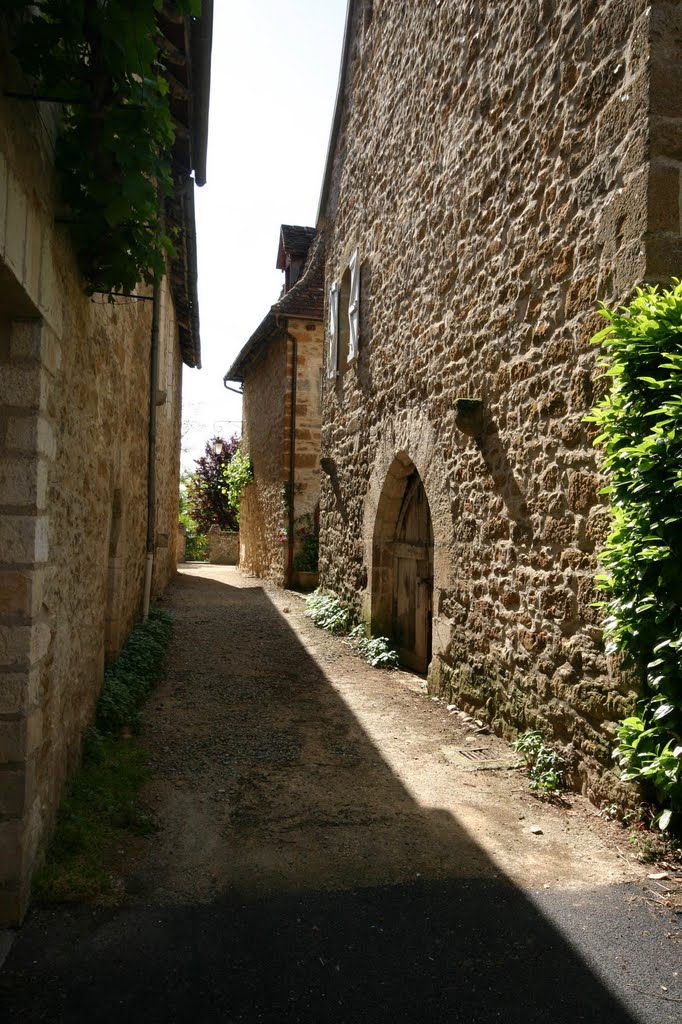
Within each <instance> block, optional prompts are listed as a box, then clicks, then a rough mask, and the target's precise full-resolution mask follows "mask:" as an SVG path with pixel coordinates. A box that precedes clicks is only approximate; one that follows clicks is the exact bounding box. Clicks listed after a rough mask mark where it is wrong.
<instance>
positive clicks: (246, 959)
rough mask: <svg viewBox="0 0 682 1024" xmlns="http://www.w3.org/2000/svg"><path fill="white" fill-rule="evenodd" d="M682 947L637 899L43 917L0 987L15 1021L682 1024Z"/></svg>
mask: <svg viewBox="0 0 682 1024" xmlns="http://www.w3.org/2000/svg"><path fill="white" fill-rule="evenodd" d="M673 932H674V927H673V928H671V920H670V918H668V917H667V915H665V914H661V913H660V912H659V911H657V910H654V909H652V908H650V907H649V906H648V905H647V903H646V902H645V901H644V900H643V899H642V895H641V889H639V888H638V887H637V886H616V887H609V888H605V889H602V890H600V891H598V892H584V893H576V892H571V893H563V894H562V893H552V894H551V895H550V894H547V893H542V894H533V893H522V892H521V891H519V890H518V889H516V888H515V887H513V886H510V885H506V884H496V883H490V882H485V881H483V882H481V881H477V882H472V881H469V882H467V881H458V882H448V883H442V882H438V883H421V884H414V885H409V886H405V885H402V886H397V887H381V888H374V889H366V890H356V891H346V892H338V893H329V892H325V893H314V892H312V893H305V894H291V893H290V894H286V895H278V896H271V897H268V898H267V899H259V900H255V901H239V902H228V901H224V902H216V903H214V904H211V905H209V906H197V907H186V906H185V907H180V908H158V907H157V908H155V907H148V908H135V909H127V910H126V909H123V910H117V911H109V912H105V911H95V912H93V911H91V910H88V909H83V908H80V909H77V910H72V911H67V912H66V913H65V912H63V911H61V910H60V911H49V910H45V909H42V910H38V911H36V912H34V913H32V914H31V916H30V918H29V920H28V922H27V923H26V925H25V927H24V929H23V931H22V932H21V934H20V936H19V938H18V939H17V941H16V942H15V943H14V946H13V948H12V951H11V953H10V956H9V958H8V961H7V963H6V964H5V968H4V970H3V972H2V973H0V1006H2V1007H3V1008H4V1009H3V1011H2V1012H3V1015H4V1016H3V1019H4V1020H7V1021H12V1022H14V1021H16V1022H17V1024H18V1022H22V1024H23V1022H34V1021H46V1022H50V1024H56V1022H60V1024H61V1022H63V1024H67V1022H79V1024H80V1022H85V1021H88V1022H90V1021H92V1022H96V1021H101V1022H105V1021H106V1022H109V1021H111V1022H114V1021H116V1022H120V1021H130V1022H138V1021H139V1022H143V1021H144V1022H157V1021H158V1022H177V1024H180V1022H182V1024H184V1022H188V1024H189V1022H202V1024H203V1022H221V1024H228V1022H238V1021H239V1022H242V1021H243V1022H249V1024H251V1022H253V1024H255V1022H268V1024H282V1022H291V1024H293V1022H306V1024H317V1022H319V1024H322V1022H334V1024H355V1022H361V1021H362V1022H365V1021H366V1022H372V1024H397V1022H410V1024H416V1022H426V1021H443V1022H445V1021H448V1022H456V1021H472V1022H476V1024H484V1022H485V1024H487V1022H493V1021H504V1022H510V1024H512V1022H513V1024H516V1022H518V1024H522V1022H525V1024H529V1022H536V1021H537V1022H541V1021H542V1022H547V1021H551V1022H553V1024H575V1022H578V1021H589V1022H594V1024H605V1022H608V1024H626V1022H632V1021H641V1022H650V1024H654V1022H656V1024H664V1022H665V1024H679V1021H680V1019H682V986H681V985H680V978H679V976H678V972H679V971H680V969H682V963H681V961H682V957H681V956H680V952H681V950H682V946H681V945H680V944H679V936H678V937H677V938H676V937H675V935H674V934H673Z"/></svg>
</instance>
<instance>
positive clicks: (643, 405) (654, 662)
mask: <svg viewBox="0 0 682 1024" xmlns="http://www.w3.org/2000/svg"><path fill="white" fill-rule="evenodd" d="M601 312H602V314H603V316H605V317H606V319H607V320H608V326H607V327H605V328H604V329H603V330H602V331H600V332H599V333H598V334H596V335H595V337H594V338H593V339H592V340H593V343H595V344H599V345H601V346H602V348H603V355H602V356H601V357H600V364H601V366H602V367H603V370H604V374H605V376H607V377H610V378H611V381H612V386H611V391H610V393H609V394H608V395H607V397H606V398H605V399H604V400H603V401H602V402H601V403H600V404H599V405H598V406H597V408H596V409H594V410H593V413H592V416H591V417H588V419H590V420H591V421H592V422H594V423H596V424H597V425H598V426H599V428H600V433H599V436H598V437H597V438H596V440H595V444H596V445H599V446H601V447H602V449H603V455H604V457H603V471H604V473H605V475H606V479H607V486H606V487H605V488H604V493H605V494H608V496H609V498H610V500H611V511H612V517H613V528H612V532H611V534H610V536H609V538H608V540H607V542H606V547H605V550H604V551H603V552H602V555H601V559H602V562H603V565H604V568H605V570H606V572H605V573H604V574H602V575H600V576H599V577H598V578H597V579H598V583H599V586H600V588H601V590H602V592H603V594H604V601H603V602H602V607H603V608H604V609H605V611H606V620H605V629H606V635H607V640H608V643H607V651H610V652H614V651H619V652H621V653H623V654H624V655H625V663H626V664H629V665H631V666H634V667H635V668H636V669H638V670H639V672H640V674H641V679H642V686H643V691H644V694H645V696H644V699H643V700H642V701H641V702H640V704H639V706H638V712H639V713H638V715H636V716H633V717H631V718H627V719H626V720H625V721H624V722H622V723H621V725H620V728H619V733H618V737H619V742H618V746H617V748H616V750H615V751H614V758H615V759H616V762H617V764H618V766H619V767H620V769H621V772H622V777H623V779H626V780H636V781H641V782H645V783H647V784H649V785H650V787H651V788H652V789H653V791H654V794H655V796H656V797H657V799H658V801H659V802H660V804H661V806H662V808H663V809H662V811H661V812H660V814H659V815H658V818H657V820H658V824H659V827H660V828H662V829H664V828H667V827H668V825H669V824H670V821H671V820H672V818H673V815H676V814H679V813H680V812H682V666H681V662H680V654H681V652H682V505H681V503H680V502H681V497H682V496H681V495H680V490H682V283H680V282H679V281H678V280H674V281H673V286H672V287H671V288H669V289H666V290H663V291H661V290H659V289H658V288H657V287H654V286H648V287H645V288H638V289H637V290H636V292H635V297H634V298H633V300H632V301H631V302H630V304H629V305H628V306H623V307H621V308H619V309H617V310H609V309H606V308H605V307H602V309H601Z"/></svg>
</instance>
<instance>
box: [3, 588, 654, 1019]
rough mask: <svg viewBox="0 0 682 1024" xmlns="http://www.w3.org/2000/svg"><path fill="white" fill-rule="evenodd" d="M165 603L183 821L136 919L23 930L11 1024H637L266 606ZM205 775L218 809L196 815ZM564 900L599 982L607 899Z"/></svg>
mask: <svg viewBox="0 0 682 1024" xmlns="http://www.w3.org/2000/svg"><path fill="white" fill-rule="evenodd" d="M203 572H205V570H202V573H203ZM170 603H171V605H172V607H174V609H175V612H176V616H177V627H176V637H175V640H174V648H173V654H172V662H171V665H170V667H169V674H168V681H167V683H165V684H163V686H162V688H161V692H160V693H159V694H158V695H157V697H156V698H155V700H158V701H159V702H162V703H163V706H164V708H165V714H164V716H163V720H162V721H161V722H160V723H158V722H156V719H155V722H156V724H155V735H154V737H153V738H151V737H150V741H151V742H153V744H155V745H156V748H157V749H158V750H162V749H163V750H166V749H167V750H168V751H169V753H168V763H169V764H170V765H176V767H175V768H171V769H169V770H172V771H173V772H176V773H179V778H180V781H181V784H182V785H184V786H185V787H186V790H187V792H188V793H189V794H190V797H189V799H188V800H186V802H185V805H184V806H185V807H188V806H190V805H191V807H192V812H191V815H189V816H188V817H187V818H186V820H185V821H184V823H183V822H182V821H180V822H176V823H175V824H172V825H171V827H170V829H169V827H167V828H166V832H167V833H168V832H169V831H170V833H171V834H170V835H168V834H167V835H165V836H164V835H163V832H162V834H161V835H160V837H159V838H157V839H156V840H154V839H152V840H151V841H150V842H151V843H152V844H154V843H156V844H157V845H156V846H152V847H150V853H149V857H148V861H147V866H146V868H144V869H141V870H140V871H139V872H138V874H137V875H136V877H135V878H134V879H132V880H130V881H131V882H132V883H133V884H132V885H131V891H132V892H134V900H135V901H136V905H131V904H128V905H127V906H124V907H122V908H119V909H117V910H108V911H106V910H92V909H90V908H76V909H71V910H68V911H62V910H58V909H49V908H48V909H38V910H36V911H34V912H33V913H32V914H31V916H30V918H29V921H28V923H27V924H26V926H25V928H24V930H23V932H22V933H21V935H20V937H19V938H18V940H17V942H16V944H15V946H14V949H13V950H12V953H11V954H10V958H9V960H8V962H7V965H6V967H5V970H4V972H3V974H2V976H0V995H1V996H2V1001H3V1004H4V1006H5V1013H6V1014H8V1016H7V1017H6V1019H8V1020H12V1021H14V1020H16V1021H22V1022H24V1021H50V1022H57V1021H59V1022H67V1021H73V1022H76V1021H79V1022H80V1021H103V1022H104V1021H107V1022H108V1021H112V1022H113V1021H120V1020H128V1021H159V1022H161V1021H168V1022H173V1021H178V1022H180V1021H182V1022H184V1021H196V1022H204V1021H206V1022H209V1021H211V1022H212V1021H216V1022H218V1021H221V1022H237V1021H244V1022H273V1024H275V1022H277V1024H280V1022H310V1024H314V1022H347V1024H355V1022H365V1021H366V1022H376V1024H383V1022H387V1024H388V1022H399V1021H404V1022H421V1021H448V1022H449V1021H470V1022H474V1024H482V1022H489V1021H510V1022H515V1021H519V1022H521V1021H523V1022H526V1024H528V1022H534V1021H538V1022H539V1021H551V1022H553V1024H574V1022H576V1021H590V1022H595V1024H596V1022H599V1024H603V1022H609V1024H626V1022H631V1021H632V1022H634V1021H635V1020H636V1019H637V1017H636V1016H632V1015H630V1013H629V1012H628V1010H627V1009H626V1008H625V1006H624V1005H623V1003H622V1002H621V1001H619V999H618V998H617V997H616V996H615V995H614V994H612V993H611V992H609V991H608V990H607V988H606V987H605V985H604V984H603V983H602V981H601V980H600V979H599V977H598V976H597V973H596V972H595V971H594V970H593V968H592V967H591V966H590V965H589V964H588V962H587V960H586V959H585V958H583V956H581V955H580V953H579V952H577V951H576V949H575V948H574V947H573V945H571V944H570V943H569V942H568V941H567V940H566V939H565V938H564V937H563V936H562V934H561V933H560V931H559V930H558V929H557V928H556V927H555V926H554V924H553V923H552V922H551V920H550V919H549V917H547V916H545V914H543V913H541V912H540V910H539V909H538V908H537V906H536V905H535V904H534V903H533V902H531V900H530V899H529V898H528V896H527V895H525V894H524V893H523V892H521V891H520V890H518V889H517V888H515V887H514V886H513V885H512V884H511V883H510V882H509V880H508V879H506V878H505V877H504V876H503V875H502V874H501V872H500V869H499V867H498V866H497V865H495V864H492V863H491V862H490V860H489V859H488V858H487V856H486V854H485V853H484V852H483V851H482V850H481V849H480V848H479V847H478V846H477V845H476V844H475V843H474V842H473V841H472V839H471V837H470V836H469V835H468V834H467V833H465V832H464V831H463V829H462V828H461V827H460V826H459V825H458V823H457V821H456V820H455V819H454V818H453V817H452V816H451V815H449V814H446V813H444V812H441V811H433V810H428V809H425V808H422V807H419V806H418V805H417V804H416V803H415V802H414V800H413V799H412V797H411V796H410V794H409V792H408V791H407V790H406V789H405V788H404V787H403V786H402V784H401V782H400V780H399V779H398V778H397V777H396V776H395V775H394V774H393V772H392V771H391V769H390V768H389V766H388V765H387V763H386V762H385V760H384V759H383V758H382V756H381V754H380V753H379V751H378V750H377V749H376V747H375V746H374V745H373V743H372V742H371V741H370V740H369V738H368V736H367V735H366V733H365V732H364V731H363V729H362V727H361V725H360V723H359V721H358V720H357V718H355V717H354V716H353V715H352V714H351V712H350V711H349V709H348V707H347V705H346V703H345V702H344V701H343V699H342V698H341V696H340V695H339V693H337V691H336V690H335V689H334V688H333V687H332V686H331V684H330V683H329V681H328V679H327V678H326V676H325V674H324V673H323V672H322V671H321V669H320V668H319V667H318V665H317V664H316V662H315V661H314V660H313V659H312V658H311V657H310V655H309V654H308V652H307V651H306V650H305V648H304V647H303V646H302V645H301V644H300V642H299V641H298V639H297V637H296V636H295V634H294V633H293V631H292V630H291V629H290V628H289V626H288V625H287V622H286V618H285V617H283V616H282V615H280V614H279V612H278V611H277V610H276V609H275V608H274V606H273V604H272V603H271V602H270V601H269V600H268V598H267V596H266V595H265V594H264V593H263V591H262V590H261V589H260V588H258V587H256V586H249V585H248V584H245V585H243V586H237V587H232V586H227V585H225V584H224V583H220V582H217V581H215V580H213V579H209V578H206V576H204V575H201V576H198V575H196V576H189V575H184V576H182V577H180V579H179V581H178V582H177V583H176V584H175V585H174V587H173V591H172V596H171V601H170ZM203 650H209V651H210V654H211V657H210V659H209V661H204V660H202V654H201V652H202V651H203ZM369 699H371V698H369ZM159 706H160V705H159ZM154 714H155V712H154V710H153V709H152V711H150V715H154ZM164 723H165V724H164ZM164 730H165V731H164ZM157 732H158V733H159V734H157ZM216 772H217V773H218V774H217V775H216ZM207 773H208V774H210V773H212V775H211V778H212V779H213V777H216V778H218V777H219V779H220V781H221V787H220V788H221V791H224V793H225V800H224V801H221V802H215V801H212V800H209V801H207V802H205V803H203V804H202V803H201V800H202V796H201V791H200V788H199V786H200V782H199V780H201V779H202V778H205V777H206V775H207ZM183 780H184V781H183ZM210 785H214V782H211V783H210ZM192 794H195V795H194V796H192ZM202 873H203V874H204V875H206V878H207V880H208V881H210V886H211V888H210V892H209V890H208V889H205V888H202V884H203V883H202ZM208 881H207V883H206V884H207V885H208ZM196 892H199V893H201V898H199V899H197V898H195V897H193V895H192V894H193V893H196ZM169 893H170V894H174V898H173V899H169ZM159 894H163V899H161V898H159ZM576 899H577V897H576V898H575V899H574V898H573V897H570V898H569V902H570V901H571V900H573V904H572V905H573V916H574V917H575V916H576V914H577V918H578V920H577V924H576V923H575V922H574V925H573V927H574V930H575V929H577V931H580V930H581V929H583V930H584V929H585V928H589V929H594V935H593V937H592V941H591V948H592V953H591V954H590V955H594V957H595V962H597V963H600V959H599V958H600V957H603V970H605V971H606V972H607V973H609V974H610V972H612V971H615V970H617V968H618V962H617V961H618V948H617V942H618V938H617V937H616V938H615V939H614V938H613V935H611V939H609V940H607V941H611V940H613V941H614V942H615V943H616V945H615V946H614V948H613V949H612V950H611V951H610V952H609V950H608V949H599V946H600V939H599V928H600V926H601V925H600V920H601V919H600V912H599V899H600V897H599V896H598V895H596V896H594V897H590V898H589V899H588V900H587V903H586V904H585V907H586V909H585V912H584V923H582V924H581V914H582V911H581V910H580V905H579V902H578V903H576V901H575V900H576ZM576 908H577V909H576ZM569 916H570V915H569ZM637 927H639V926H637ZM617 935H618V931H617V930H616V936H617ZM589 945H590V941H589V939H588V946H589ZM647 1019H648V1020H652V1021H653V1020H659V1019H660V1020H661V1021H667V1020H668V1019H670V1020H672V1019H673V1018H672V1017H670V1018H669V1017H667V1016H665V1015H662V1016H660V1017H659V1016H656V1015H655V1014H654V1015H652V1016H651V1017H647Z"/></svg>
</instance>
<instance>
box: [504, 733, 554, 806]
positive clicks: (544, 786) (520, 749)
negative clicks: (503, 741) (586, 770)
mask: <svg viewBox="0 0 682 1024" xmlns="http://www.w3.org/2000/svg"><path fill="white" fill-rule="evenodd" d="M512 749H513V750H515V751H516V752H517V754H521V755H522V756H523V761H524V762H525V765H526V767H527V769H528V785H529V786H530V788H531V789H533V790H540V791H541V792H543V793H556V792H558V791H559V790H560V789H563V787H564V772H565V770H566V762H565V761H564V759H563V757H562V756H561V754H560V753H559V752H558V751H557V750H554V748H553V747H550V746H547V744H546V743H545V741H544V740H543V738H542V733H540V732H537V730H533V731H531V732H526V733H524V734H523V736H519V738H518V739H517V740H515V741H514V743H512Z"/></svg>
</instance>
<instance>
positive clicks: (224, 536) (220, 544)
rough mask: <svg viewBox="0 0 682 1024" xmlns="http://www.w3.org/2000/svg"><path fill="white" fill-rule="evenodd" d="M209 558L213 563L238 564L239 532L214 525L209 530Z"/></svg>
mask: <svg viewBox="0 0 682 1024" xmlns="http://www.w3.org/2000/svg"><path fill="white" fill-rule="evenodd" d="M208 560H209V562H211V564H212V565H237V563H238V561H239V534H238V533H232V532H230V531H228V530H221V529H220V528H219V527H218V526H212V527H211V529H210V530H209V531H208Z"/></svg>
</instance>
